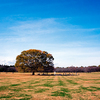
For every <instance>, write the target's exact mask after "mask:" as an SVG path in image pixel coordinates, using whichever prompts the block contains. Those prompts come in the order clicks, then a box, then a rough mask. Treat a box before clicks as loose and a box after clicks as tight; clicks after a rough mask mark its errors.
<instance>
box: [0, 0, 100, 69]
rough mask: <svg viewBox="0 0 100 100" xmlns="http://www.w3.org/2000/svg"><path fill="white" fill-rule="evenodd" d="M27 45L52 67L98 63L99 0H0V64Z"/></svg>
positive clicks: (13, 59)
mask: <svg viewBox="0 0 100 100" xmlns="http://www.w3.org/2000/svg"><path fill="white" fill-rule="evenodd" d="M28 49H39V50H43V51H47V52H48V53H51V54H52V55H53V56H54V64H55V67H57V66H60V67H68V66H72V65H73V66H88V65H99V64H100V0H0V64H9V65H10V64H15V61H16V60H15V59H16V56H17V55H18V54H20V53H21V52H22V51H23V50H28Z"/></svg>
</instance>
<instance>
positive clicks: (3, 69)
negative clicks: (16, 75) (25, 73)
mask: <svg viewBox="0 0 100 100" xmlns="http://www.w3.org/2000/svg"><path fill="white" fill-rule="evenodd" d="M16 71H17V70H16V68H15V66H14V65H10V66H9V65H0V72H16Z"/></svg>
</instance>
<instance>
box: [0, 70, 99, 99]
mask: <svg viewBox="0 0 100 100" xmlns="http://www.w3.org/2000/svg"><path fill="white" fill-rule="evenodd" d="M71 99H72V100H100V72H96V73H79V75H78V76H38V75H37V73H36V75H34V76H32V75H31V73H5V72H3V73H0V100H71Z"/></svg>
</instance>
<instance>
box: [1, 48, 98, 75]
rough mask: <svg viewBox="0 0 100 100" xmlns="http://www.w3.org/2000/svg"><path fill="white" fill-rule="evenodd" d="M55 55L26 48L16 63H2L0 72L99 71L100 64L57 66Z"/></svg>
mask: <svg viewBox="0 0 100 100" xmlns="http://www.w3.org/2000/svg"><path fill="white" fill-rule="evenodd" d="M53 60H54V57H53V56H52V54H50V53H48V52H47V51H41V50H36V49H29V50H24V51H22V52H21V54H19V55H18V56H17V57H16V63H15V65H10V66H8V65H0V72H16V71H18V72H32V75H34V73H35V72H47V73H48V72H54V71H56V72H98V71H100V65H99V66H88V67H83V66H81V67H74V66H71V67H66V68H64V67H56V68H54V64H53Z"/></svg>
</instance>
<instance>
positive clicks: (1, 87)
mask: <svg viewBox="0 0 100 100" xmlns="http://www.w3.org/2000/svg"><path fill="white" fill-rule="evenodd" d="M6 89H8V86H0V91H2V90H6Z"/></svg>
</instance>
